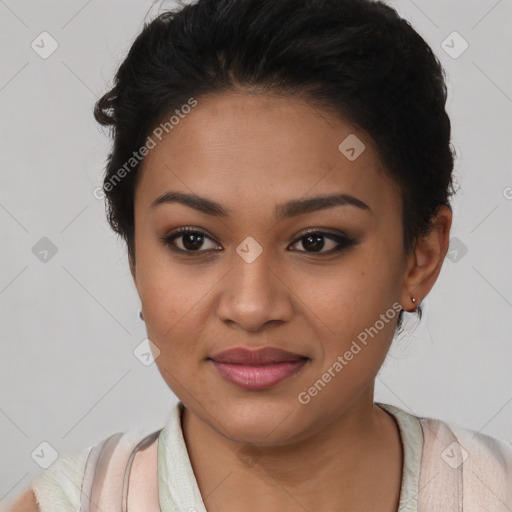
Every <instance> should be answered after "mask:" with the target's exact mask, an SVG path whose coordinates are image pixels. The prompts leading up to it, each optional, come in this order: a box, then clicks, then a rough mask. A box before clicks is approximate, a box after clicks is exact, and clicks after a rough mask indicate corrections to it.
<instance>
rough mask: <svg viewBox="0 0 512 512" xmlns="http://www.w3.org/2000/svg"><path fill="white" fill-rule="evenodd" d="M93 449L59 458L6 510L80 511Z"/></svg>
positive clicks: (33, 511)
mask: <svg viewBox="0 0 512 512" xmlns="http://www.w3.org/2000/svg"><path fill="white" fill-rule="evenodd" d="M91 448H92V447H88V448H86V449H83V450H77V451H74V452H70V453H68V454H65V455H61V456H60V457H58V458H57V459H56V460H55V462H53V464H52V465H51V466H50V467H48V468H47V469H44V470H43V471H41V472H39V473H38V474H37V475H36V477H35V478H34V479H33V480H32V482H31V483H30V486H29V488H28V489H27V490H26V491H25V492H24V493H23V494H21V495H20V496H19V497H18V498H17V499H16V501H15V502H14V503H12V504H11V505H10V506H9V507H8V508H7V509H5V510H4V509H2V512H39V511H46V510H52V511H55V512H58V511H62V512H64V511H71V510H79V509H80V488H81V479H82V475H83V470H84V467H85V462H86V460H87V456H88V454H89V451H90V449H91Z"/></svg>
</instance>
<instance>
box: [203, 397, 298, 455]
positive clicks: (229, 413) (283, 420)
mask: <svg viewBox="0 0 512 512" xmlns="http://www.w3.org/2000/svg"><path fill="white" fill-rule="evenodd" d="M226 403H229V405H228V406H223V407H222V411H218V413H217V414H215V413H214V414H215V416H216V417H217V418H220V422H221V423H220V424H219V425H216V426H215V427H216V430H218V431H219V433H220V434H221V435H223V436H224V437H226V438H228V439H230V440H232V441H235V442H238V443H244V444H253V445H256V446H258V445H259V446H265V445H267V446H272V445H281V444H288V443H291V442H294V441H297V440H299V439H300V438H302V437H306V435H305V434H304V433H303V432H302V429H301V425H302V423H303V420H301V417H300V415H304V414H305V413H306V410H305V409H304V408H303V407H302V406H300V404H294V403H293V401H292V400H290V398H289V397H286V398H285V397H283V399H282V400H279V399H277V400H270V399H269V398H263V397H262V398H261V399H254V398H252V397H251V399H249V400H248V399H247V398H246V399H233V398H230V399H229V400H227V401H226ZM212 412H213V411H212ZM304 427H305V428H307V427H306V426H305V425H304Z"/></svg>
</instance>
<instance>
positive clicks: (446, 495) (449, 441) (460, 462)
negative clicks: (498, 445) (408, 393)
mask: <svg viewBox="0 0 512 512" xmlns="http://www.w3.org/2000/svg"><path fill="white" fill-rule="evenodd" d="M420 423H421V426H422V429H423V439H424V441H423V453H422V461H421V471H420V480H419V489H418V497H419V499H418V512H430V511H432V510H442V511H443V512H462V507H463V468H464V469H465V464H464V461H465V457H466V454H465V450H464V447H462V446H461V445H460V444H459V442H458V440H457V437H456V436H455V434H454V433H453V431H452V430H451V428H450V427H449V426H448V425H447V424H446V423H444V422H442V421H439V420H435V419H431V418H422V419H421V420H420Z"/></svg>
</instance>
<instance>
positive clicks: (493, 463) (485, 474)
mask: <svg viewBox="0 0 512 512" xmlns="http://www.w3.org/2000/svg"><path fill="white" fill-rule="evenodd" d="M418 419H419V421H420V423H421V427H422V429H423V435H424V443H423V455H422V472H423V474H424V476H425V482H426V481H427V479H434V485H443V486H444V488H445V489H446V486H447V483H448V482H453V487H457V488H458V489H459V492H460V494H461V498H460V499H461V500H462V501H463V502H465V503H466V504H467V506H468V507H478V506H479V507H484V508H486V509H493V510H502V507H503V506H504V505H505V507H508V509H509V510H510V508H512V444H510V443H509V442H507V441H505V440H503V439H498V438H495V437H491V436H488V435H486V434H483V433H482V432H479V431H476V430H474V429H469V428H465V427H462V426H460V425H458V424H455V423H452V422H445V421H442V420H440V419H434V418H418ZM436 480H437V481H438V482H439V483H438V484H435V481H436ZM464 510H466V508H465V509H464ZM468 510H477V508H468Z"/></svg>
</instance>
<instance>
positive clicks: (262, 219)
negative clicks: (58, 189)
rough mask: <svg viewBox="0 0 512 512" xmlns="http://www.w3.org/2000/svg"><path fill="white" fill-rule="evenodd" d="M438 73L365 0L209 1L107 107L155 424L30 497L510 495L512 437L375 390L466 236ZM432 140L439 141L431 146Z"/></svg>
mask: <svg viewBox="0 0 512 512" xmlns="http://www.w3.org/2000/svg"><path fill="white" fill-rule="evenodd" d="M445 102H446V86H445V82H444V73H443V70H442V68H441V65H440V64H439V62H438V60H437V59H436V57H435V56H434V55H433V53H432V51H431V49H430V48H429V46H428V45H427V44H426V43H425V41H424V40H423V39H422V38H421V37H420V36H419V35H418V34H417V33H416V32H415V31H414V30H413V29H412V27H411V26H410V25H409V24H408V23H407V22H406V21H404V20H403V19H401V18H400V17H399V16H398V14H397V13H396V12H395V11H394V10H393V9H392V8H390V7H389V6H386V5H385V4H384V3H382V2H373V1H369V0H343V1H342V0H199V1H197V2H195V3H194V4H191V5H188V6H185V7H181V8H180V9H179V10H177V11H175V12H170V11H169V12H165V13H163V14H161V15H160V16H158V17H157V18H156V19H155V20H154V21H152V22H151V23H150V24H148V25H147V26H145V28H144V30H143V31H142V33H141V34H140V35H139V36H138V38H137V39H136V41H135V42H134V44H133V45H132V47H131V49H130V52H129V54H128V55H127V57H126V59H125V60H124V62H123V63H122V65H121V66H120V68H119V70H118V72H117V75H116V81H115V86H114V87H113V89H112V90H111V91H109V92H108V93H107V94H105V95H104V96H103V97H102V98H101V99H100V100H99V101H98V103H97V105H96V108H95V117H96V119H97V120H98V122H100V123H101V124H102V125H104V126H109V127H110V128H111V129H112V134H113V137H114V145H113V151H112V153H111V154H110V155H109V159H108V164H107V169H106V176H105V180H104V185H103V190H104V193H105V196H106V198H107V204H108V219H109V222H110V224H111V226H112V228H113V229H114V230H115V231H116V232H117V233H118V234H119V235H121V236H122V237H123V239H124V240H125V242H126V244H127V251H128V257H129V265H130V269H131V273H132V276H133V279H134V283H135V286H136V289H137V292H138V294H139V296H140V298H141V302H142V317H143V319H144V321H145V322H146V326H147V331H148V337H149V339H150V340H151V344H150V346H151V349H152V352H153V357H154V358H155V361H156V364H157V366H158V368H159V371H160V372H161V374H162V377H163V378H164V380H165V382H166V383H167V384H168V385H169V387H170V389H171V390H172V391H173V392H174V393H175V394H176V396H177V397H178V399H179V403H178V405H177V406H176V408H175V409H174V411H173V414H172V417H171V420H170V421H169V423H168V424H167V425H166V426H165V427H164V428H162V429H161V430H159V431H157V432H155V433H153V434H151V435H149V436H147V437H145V438H144V439H138V438H136V437H134V435H133V434H131V433H130V432H128V433H125V434H115V435H113V436H112V437H110V438H108V439H106V440H103V441H102V442H100V443H98V444H97V445H95V446H93V447H88V448H87V449H85V450H82V451H80V452H77V453H73V454H69V455H68V456H66V457H61V458H60V459H58V460H57V461H56V462H55V463H54V464H53V465H52V466H51V467H50V468H49V469H47V470H45V471H43V472H41V473H40V474H39V475H38V476H37V478H36V479H35V480H34V481H33V482H32V485H31V489H30V490H29V491H27V493H25V494H24V495H23V496H22V497H20V499H19V501H18V502H17V503H16V504H15V505H14V506H13V508H12V510H40V511H41V512H46V511H49V510H52V511H55V510H66V511H68V510H69V511H70V510H81V511H82V512H83V511H85V510H94V511H95V510H103V511H110V510H120V509H122V510H129V511H137V510H155V511H158V510H162V511H164V512H166V511H178V510H179V511H189V512H192V511H202V512H204V511H206V510H207V511H208V512H217V511H221V510H222V511H226V510H228V511H231V510H244V511H249V512H251V511H256V510H268V511H274V510H275V511H277V510H279V511H292V510H293V511H296V510H307V511H317V512H318V511H320V512H322V511H328V510H351V511H363V510H379V511H383V512H396V511H399V512H405V511H439V510H443V511H455V510H457V511H459V510H462V507H464V510H465V511H468V510H484V509H485V510H494V511H497V510H507V509H510V507H512V485H511V484H512V448H511V447H510V446H509V445H507V444H506V443H505V442H503V441H500V440H498V439H494V438H491V437H488V436H485V435H483V434H479V433H477V432H474V431H471V430H468V429H464V428H461V427H458V426H455V425H448V424H446V423H445V422H443V421H440V420H436V419H433V418H419V417H416V416H414V415H412V414H409V413H407V412H406V411H404V410H402V409H400V408H398V407H395V406H391V405H387V404H380V403H374V400H373V391H374V383H375V376H376V374H377V372H378V371H379V368H380V367H381V365H382V363H383V361H384V359H385V357H386V354H387V351H388V349H389V347H390V344H391V342H392V340H393V337H394V335H395V333H396V331H397V330H399V329H400V327H401V324H402V320H403V314H404V311H405V312H418V313H419V314H420V315H421V309H420V307H421V306H420V304H421V302H422V300H423V299H424V298H425V296H426V295H427V294H428V293H429V292H430V290H431V289H432V287H433V286H434V283H435V282H436V280H437V277H438V275H439V272H440V270H441V267H442V264H443V261H444V258H445V255H446V253H447V249H448V241H449V234H450V228H451V223H452V210H451V207H450V197H451V195H452V194H453V193H454V191H453V187H452V170H453V160H454V155H453V152H452V149H451V146H450V121H449V118H448V116H447V114H446V111H445ZM434 148H435V150H434Z"/></svg>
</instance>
